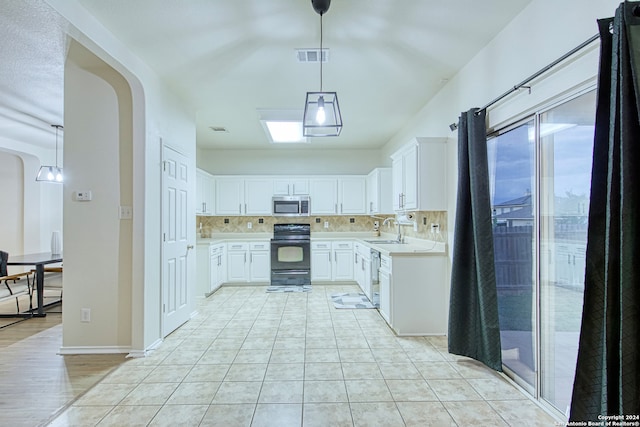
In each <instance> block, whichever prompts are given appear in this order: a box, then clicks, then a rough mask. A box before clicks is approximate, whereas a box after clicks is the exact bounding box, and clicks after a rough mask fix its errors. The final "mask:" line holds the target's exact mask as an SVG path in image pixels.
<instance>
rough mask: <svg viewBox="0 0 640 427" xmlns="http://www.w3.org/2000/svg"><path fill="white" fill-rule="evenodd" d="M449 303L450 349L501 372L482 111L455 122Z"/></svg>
mask: <svg viewBox="0 0 640 427" xmlns="http://www.w3.org/2000/svg"><path fill="white" fill-rule="evenodd" d="M454 230H455V236H454V241H453V266H452V272H451V295H450V303H449V352H450V353H453V354H458V355H461V356H467V357H471V358H473V359H476V360H479V361H480V362H482V363H484V364H485V365H487V366H488V367H490V368H492V369H495V370H496V371H502V356H501V352H500V350H501V348H500V326H499V322H498V297H497V291H496V275H495V264H494V253H493V231H492V224H491V200H490V193H489V167H488V162H487V137H486V124H485V111H484V110H482V111H478V109H472V110H470V111H468V112H465V113H462V115H461V117H460V121H459V124H458V198H457V207H456V220H455V228H454Z"/></svg>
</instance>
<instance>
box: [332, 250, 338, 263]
mask: <svg viewBox="0 0 640 427" xmlns="http://www.w3.org/2000/svg"><path fill="white" fill-rule="evenodd" d="M333 260H334V261H335V262H338V253H337V252H334V253H333Z"/></svg>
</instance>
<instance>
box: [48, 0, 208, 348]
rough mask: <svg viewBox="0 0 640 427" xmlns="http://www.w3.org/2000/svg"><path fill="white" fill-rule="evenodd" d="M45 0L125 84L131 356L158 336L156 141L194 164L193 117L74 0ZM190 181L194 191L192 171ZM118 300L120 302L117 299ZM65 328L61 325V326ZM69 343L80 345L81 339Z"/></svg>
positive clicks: (192, 267) (158, 150)
mask: <svg viewBox="0 0 640 427" xmlns="http://www.w3.org/2000/svg"><path fill="white" fill-rule="evenodd" d="M46 1H47V3H49V4H50V5H51V6H52V7H53V8H54V9H55V10H56V11H58V13H60V14H61V15H62V16H63V17H64V18H65V19H67V20H68V21H69V23H70V24H71V25H70V26H69V28H68V29H67V31H68V33H69V35H70V37H72V38H73V39H74V40H76V41H77V42H78V43H79V44H81V45H82V46H84V47H85V48H87V49H88V50H89V51H91V52H92V53H93V54H94V55H95V56H96V57H98V58H100V59H101V60H102V61H104V62H105V63H106V64H108V65H109V66H110V67H112V68H113V69H114V70H115V71H116V72H117V73H119V74H121V75H122V76H123V77H124V79H125V80H126V82H127V83H128V86H129V88H130V89H129V90H130V92H131V105H132V107H131V143H132V168H133V174H132V205H133V223H132V226H131V235H132V237H131V242H132V243H131V257H130V258H131V265H132V268H131V284H132V285H131V292H130V295H127V296H124V295H122V296H119V298H125V297H126V298H129V300H130V304H131V307H132V308H131V316H132V317H131V350H132V353H134V355H135V354H141V353H143V352H144V351H145V349H148V348H149V347H151V346H153V345H155V343H157V342H158V341H159V340H160V339H161V312H160V308H161V257H160V255H161V239H160V230H161V227H160V226H161V222H160V220H161V217H160V215H161V209H160V206H161V205H160V197H161V191H160V189H161V180H160V179H161V175H160V168H161V152H162V151H161V141H164V143H166V144H169V145H171V146H172V147H174V148H176V149H177V150H178V151H180V152H182V153H184V154H185V155H186V156H187V157H189V158H191V159H193V163H194V164H195V153H196V149H195V124H194V117H195V115H194V112H193V111H191V110H190V109H189V108H187V107H186V106H185V104H184V102H183V101H182V100H180V99H179V98H178V97H176V96H175V95H174V94H172V93H171V92H170V91H169V90H168V89H167V88H166V87H165V86H164V85H163V83H162V82H161V81H160V80H159V78H158V76H157V75H156V74H155V73H154V72H153V70H151V69H149V68H148V67H147V66H146V65H145V64H144V63H143V62H141V61H140V59H139V58H137V57H136V56H135V55H133V54H132V53H131V52H130V51H129V50H128V49H127V47H126V46H124V45H123V44H122V43H120V41H119V40H118V39H117V38H115V37H113V35H112V34H111V33H109V32H108V31H107V30H106V29H105V28H104V27H103V26H102V25H101V24H100V23H99V22H98V21H96V20H95V18H94V17H93V16H91V15H90V14H88V13H87V12H86V10H85V9H83V8H82V7H81V6H80V5H79V4H78V3H77V2H76V1H74V0H46ZM68 84H70V85H72V84H73V82H72V81H68ZM121 137H122V136H121ZM120 165H121V166H122V163H120ZM121 177H122V175H121ZM191 181H192V183H193V188H192V191H193V192H194V194H195V171H194V172H193V177H192V180H191ZM190 209H194V207H190ZM191 221H193V222H194V223H193V224H189V232H190V236H189V238H190V240H192V241H193V242H195V231H196V227H195V217H194V218H192V219H191ZM85 239H87V240H88V239H91V236H90V235H87V236H86V237H85ZM67 247H68V244H67ZM120 249H122V247H121V248H120ZM188 268H189V274H190V275H191V276H192V277H193V278H194V280H193V286H192V288H193V289H195V257H192V259H190V260H189V265H188ZM65 274H66V269H65ZM121 302H122V301H121V300H120V301H119V303H121ZM193 304H195V303H194V302H193ZM77 315H78V313H75V314H74V313H71V314H70V316H71V317H69V318H73V317H72V316H77ZM66 327H67V325H66V323H65V324H64V325H63V328H66ZM112 327H114V326H113V325H112ZM76 338H77V339H78V340H86V341H87V342H89V341H90V338H89V337H87V336H86V335H85V336H83V335H82V334H77V336H76ZM73 345H74V346H82V343H80V342H77V343H74V344H73Z"/></svg>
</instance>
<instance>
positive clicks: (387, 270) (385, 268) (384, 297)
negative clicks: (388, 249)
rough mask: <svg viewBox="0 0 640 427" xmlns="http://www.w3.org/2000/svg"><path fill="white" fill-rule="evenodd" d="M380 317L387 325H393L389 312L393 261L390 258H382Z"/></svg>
mask: <svg viewBox="0 0 640 427" xmlns="http://www.w3.org/2000/svg"><path fill="white" fill-rule="evenodd" d="M378 278H379V280H380V307H379V311H380V315H381V316H382V318H383V319H384V320H386V321H387V323H391V317H390V316H389V312H390V311H391V259H390V258H389V257H388V256H384V255H382V256H380V270H378Z"/></svg>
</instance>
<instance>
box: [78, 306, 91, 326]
mask: <svg viewBox="0 0 640 427" xmlns="http://www.w3.org/2000/svg"><path fill="white" fill-rule="evenodd" d="M80 321H81V322H85V323H86V322H91V309H90V308H81V309H80Z"/></svg>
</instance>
